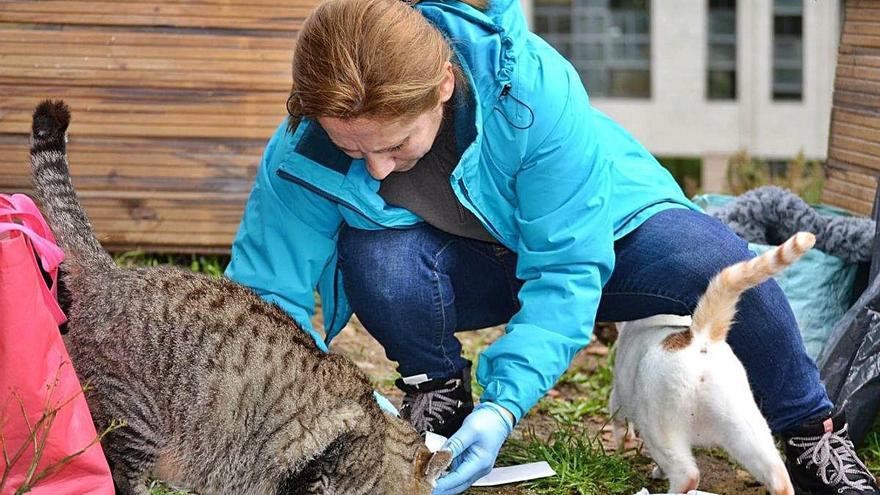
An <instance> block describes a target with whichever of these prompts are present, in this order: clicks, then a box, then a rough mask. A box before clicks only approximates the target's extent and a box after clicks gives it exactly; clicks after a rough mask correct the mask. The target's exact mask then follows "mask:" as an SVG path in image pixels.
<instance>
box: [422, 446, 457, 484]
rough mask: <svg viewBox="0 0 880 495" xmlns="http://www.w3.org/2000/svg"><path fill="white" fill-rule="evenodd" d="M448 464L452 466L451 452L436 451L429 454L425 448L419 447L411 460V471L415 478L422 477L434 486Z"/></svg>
mask: <svg viewBox="0 0 880 495" xmlns="http://www.w3.org/2000/svg"><path fill="white" fill-rule="evenodd" d="M450 464H452V452H450V451H448V450H438V451H437V452H434V453H431V451H430V450H428V448H427V447H419V450H418V451H416V457H415V459H413V471H415V475H416V477H424V478H425V480H427V481H428V482H429V483H431V484H434V482H435V481H437V478H439V477H440V475H441V474H443V471H445V470H446V468H448V467H449V465H450Z"/></svg>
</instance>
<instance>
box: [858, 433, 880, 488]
mask: <svg viewBox="0 0 880 495" xmlns="http://www.w3.org/2000/svg"><path fill="white" fill-rule="evenodd" d="M859 458H860V459H861V460H862V462H864V463H865V465H866V466H868V470H870V471H871V472H872V473H874V474H875V475H876V474H878V473H880V421H877V422H875V423H874V427H873V428H871V432H870V433H868V436H866V437H865V443H864V445H862V447H861V448H860V449H859Z"/></svg>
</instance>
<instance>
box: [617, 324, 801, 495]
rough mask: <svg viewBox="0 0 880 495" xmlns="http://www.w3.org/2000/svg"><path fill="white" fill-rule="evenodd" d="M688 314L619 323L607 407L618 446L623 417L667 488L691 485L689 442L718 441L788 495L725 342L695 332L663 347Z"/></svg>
mask: <svg viewBox="0 0 880 495" xmlns="http://www.w3.org/2000/svg"><path fill="white" fill-rule="evenodd" d="M689 325H690V318H689V317H676V316H668V315H661V316H654V317H651V318H645V319H642V320H638V321H632V322H627V323H622V324H619V325H618V327H619V329H620V332H619V333H620V336H619V338H618V343H617V356H616V358H615V363H614V388H613V389H612V391H611V400H610V404H609V405H610V409H611V414H612V415H613V416H614V436H615V440H616V441H617V442H618V446H621V445H622V442H623V439H624V436H625V433H626V431H627V421H629V422H632V423H634V424H635V427H636V429H637V430H638V431H639V435H640V437H641V438H642V440H643V441H644V442H645V444H646V445H647V447H648V449H649V454H650V455H651V457H652V458H653V459H654V461H655V462H656V463H657V465H658V466H659V467H660V469H661V470H662V471H663V472H664V473H665V474H666V475H667V476H668V478H669V487H670V491H671V492H673V493H685V492H687V491H689V490H693V489H696V488H697V484H698V483H699V477H700V472H699V470H698V469H697V464H696V462H695V461H694V457H693V454H692V452H691V449H692V447H694V446H719V447H722V448H723V449H724V450H726V451H727V452H728V454H730V456H731V457H732V458H733V459H734V460H736V461H737V462H739V463H740V464H741V465H742V466H743V467H744V468H745V469H746V470H748V471H749V472H750V473H751V474H752V475H753V476H754V477H755V478H756V479H757V480H758V481H760V482H762V483H763V484H764V485H765V486H766V487H767V488H768V489H769V490H770V492H771V493H772V494H773V495H793V494H794V489H793V488H792V485H791V481H790V480H789V477H788V473H787V471H786V469H785V464H784V463H783V462H782V459H781V458H780V456H779V452H778V451H777V450H776V446H775V445H774V443H773V437H772V436H771V433H770V428H769V427H768V426H767V422H766V421H765V420H764V418H763V416H761V412H760V411H759V410H758V406H757V405H756V404H755V401H754V399H753V398H752V392H751V389H750V388H749V383H748V380H747V379H746V372H745V369H744V368H743V366H742V364H741V363H740V362H739V360H738V359H737V358H736V356H734V354H733V351H732V350H731V349H730V346H729V345H727V343H726V342H716V343H710V342H709V341H708V338H707V337H703V336H700V335H695V336H694V337H693V341H692V342H691V344H690V345H689V346H688V347H685V348H684V349H681V350H678V351H675V352H670V351H668V350H665V349H664V348H663V339H665V338H666V337H667V336H668V335H670V334H673V333H677V332H681V331H683V330H686V329H687V328H688V326H689Z"/></svg>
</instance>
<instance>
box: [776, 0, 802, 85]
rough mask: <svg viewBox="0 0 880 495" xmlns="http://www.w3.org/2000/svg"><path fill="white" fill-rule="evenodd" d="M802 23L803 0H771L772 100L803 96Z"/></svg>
mask: <svg viewBox="0 0 880 495" xmlns="http://www.w3.org/2000/svg"><path fill="white" fill-rule="evenodd" d="M803 26H804V5H803V0H774V1H773V99H774V100H800V99H801V98H803V85H804V84H803V79H804V74H803V70H804V43H803Z"/></svg>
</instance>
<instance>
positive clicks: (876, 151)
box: [831, 134, 880, 158]
mask: <svg viewBox="0 0 880 495" xmlns="http://www.w3.org/2000/svg"><path fill="white" fill-rule="evenodd" d="M831 148H832V149H840V150H847V151H854V152H857V153H863V154H865V155H871V156H874V157H877V158H880V143H878V142H877V141H876V140H874V141H866V140H864V139H857V138H853V137H850V136H846V135H842V134H836V135H833V136H831Z"/></svg>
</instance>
